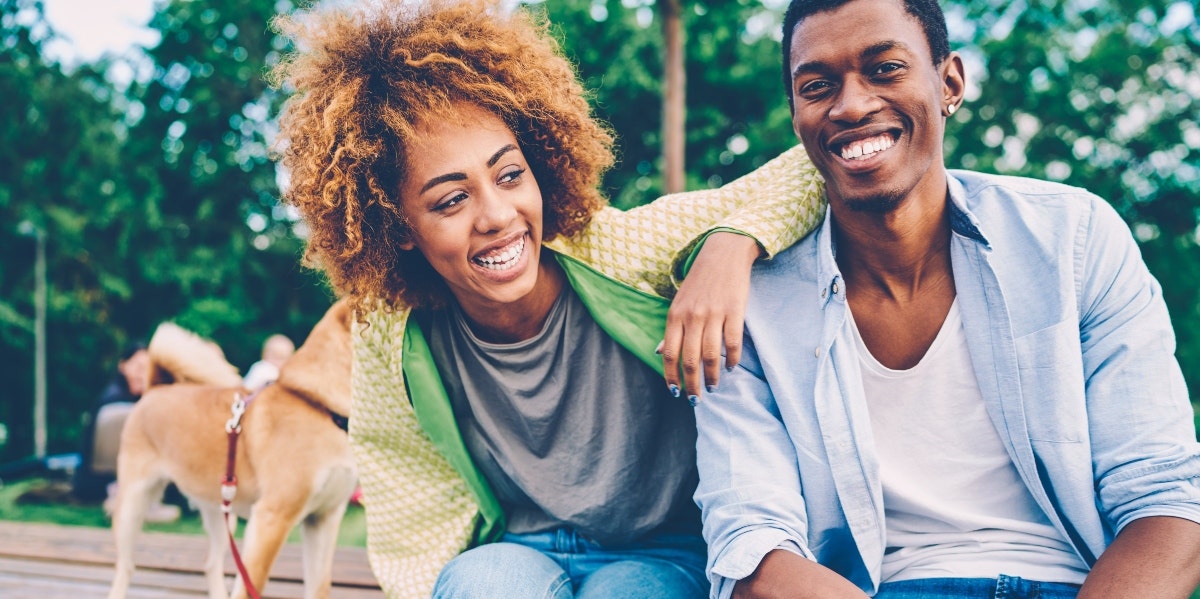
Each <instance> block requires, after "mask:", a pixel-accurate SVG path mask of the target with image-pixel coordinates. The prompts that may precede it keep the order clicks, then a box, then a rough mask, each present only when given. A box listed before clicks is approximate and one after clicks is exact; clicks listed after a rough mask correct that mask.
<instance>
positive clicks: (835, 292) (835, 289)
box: [833, 281, 837, 295]
mask: <svg viewBox="0 0 1200 599" xmlns="http://www.w3.org/2000/svg"><path fill="white" fill-rule="evenodd" d="M833 294H834V295H837V281H834V282H833Z"/></svg>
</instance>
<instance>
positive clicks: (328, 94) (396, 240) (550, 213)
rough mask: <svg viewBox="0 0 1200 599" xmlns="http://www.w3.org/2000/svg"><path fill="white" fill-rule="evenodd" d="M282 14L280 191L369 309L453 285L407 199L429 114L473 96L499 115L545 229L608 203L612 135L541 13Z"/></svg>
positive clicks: (398, 9) (325, 260)
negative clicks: (410, 160)
mask: <svg viewBox="0 0 1200 599" xmlns="http://www.w3.org/2000/svg"><path fill="white" fill-rule="evenodd" d="M324 4H325V6H324V7H323V8H320V7H319V8H315V9H312V10H310V11H307V12H300V13H297V14H296V15H293V16H290V17H282V18H280V19H278V20H277V21H276V22H275V25H276V28H277V30H279V31H280V32H281V33H282V34H283V35H285V36H288V37H289V38H290V39H291V40H292V42H293V44H294V47H295V48H296V50H295V51H294V52H293V53H292V54H291V55H289V56H288V57H287V58H285V60H284V61H283V62H282V63H281V64H280V65H278V66H277V67H276V68H275V69H274V70H273V71H272V73H271V79H272V82H273V83H274V84H275V85H276V86H277V87H280V88H282V89H284V90H285V91H287V92H289V93H290V94H291V95H290V97H289V99H288V100H287V102H286V103H285V105H284V107H283V112H282V114H281V116H280V119H279V126H280V137H279V142H278V144H277V146H276V150H277V156H278V157H279V158H280V160H281V162H282V164H283V166H284V167H285V168H286V170H287V171H288V174H289V177H290V180H289V182H288V184H287V186H286V190H285V191H284V200H285V201H286V202H288V203H289V204H291V205H293V206H295V207H296V208H297V209H298V210H299V212H300V214H301V216H302V217H303V219H304V221H305V223H306V224H307V225H308V228H309V230H310V231H309V238H308V247H307V250H306V252H305V261H306V263H307V264H309V265H310V266H313V267H315V268H319V269H321V270H323V271H324V272H325V273H326V274H327V275H328V277H329V279H330V282H331V283H332V285H333V286H334V289H335V290H336V291H337V292H338V294H339V295H342V296H347V297H348V298H349V301H350V303H351V304H352V307H353V308H354V309H355V312H356V313H358V314H359V315H360V316H361V315H362V313H363V311H364V309H369V308H374V307H381V308H382V309H387V310H390V309H394V308H396V307H398V306H409V307H419V306H437V305H441V304H443V303H444V302H445V301H447V299H448V298H449V291H448V289H447V287H446V285H445V283H444V282H443V281H442V279H441V277H440V276H438V275H437V273H436V272H435V271H434V270H433V268H432V267H431V266H430V265H429V263H428V262H427V261H426V260H425V258H424V257H423V256H422V255H421V253H420V252H419V251H416V250H409V251H406V250H403V249H401V246H402V245H403V244H404V243H405V242H407V241H409V239H410V235H411V231H410V229H409V226H408V225H407V221H406V218H405V214H404V210H403V208H402V206H401V202H400V197H399V190H400V188H401V185H402V184H403V182H404V178H405V175H406V168H407V167H406V165H407V160H406V159H407V151H408V148H410V147H411V145H412V143H411V142H412V140H413V139H414V135H415V128H416V127H417V126H418V125H419V124H420V123H421V122H423V121H426V120H427V119H437V118H453V117H454V115H455V110H454V107H455V105H456V104H458V103H461V102H469V103H473V104H475V105H478V106H480V107H482V108H484V109H485V110H488V111H490V112H491V113H493V114H495V115H496V116H497V117H499V118H500V119H501V120H502V121H504V122H505V123H506V124H507V125H508V127H509V128H510V129H511V130H512V132H513V134H514V135H515V136H516V138H517V141H518V144H519V145H520V146H521V151H522V152H523V153H524V154H525V157H526V158H527V159H528V161H529V164H530V168H531V170H532V173H533V175H534V177H536V178H537V181H538V185H539V187H540V188H541V190H542V201H543V205H544V209H543V215H544V216H543V219H544V223H543V231H544V237H545V240H551V239H553V238H554V237H556V236H558V235H566V236H570V235H573V234H575V233H577V232H578V231H579V230H580V229H582V228H583V227H584V226H585V225H586V224H587V222H588V220H589V219H590V218H591V216H592V214H593V213H595V211H596V210H598V209H599V208H600V207H602V206H603V205H604V198H603V197H602V195H601V194H600V191H599V185H600V179H601V177H602V176H603V174H604V172H605V171H606V170H607V169H608V168H609V167H611V166H612V163H613V153H612V146H613V137H612V134H611V133H610V131H609V129H608V128H607V126H606V125H604V124H602V123H600V122H599V121H598V120H596V119H595V118H594V117H593V115H592V112H591V108H590V107H589V106H588V103H587V100H586V98H585V96H584V90H583V87H582V86H581V85H580V84H579V81H578V78H577V76H576V73H575V70H574V68H573V67H572V65H571V64H570V63H569V62H568V61H567V60H566V59H565V58H564V57H563V55H562V53H561V51H560V49H559V46H558V43H557V42H556V41H555V40H554V38H553V37H551V36H550V34H549V32H548V28H547V25H546V23H545V21H544V19H543V18H540V17H538V16H537V15H535V14H533V13H531V12H529V11H527V10H523V9H521V10H513V11H506V10H504V9H503V8H502V7H500V6H499V5H498V2H497V1H495V0H457V1H453V2H450V1H446V0H434V1H432V2H430V1H422V2H413V1H411V0H360V1H359V2H354V3H350V2H326V3H324Z"/></svg>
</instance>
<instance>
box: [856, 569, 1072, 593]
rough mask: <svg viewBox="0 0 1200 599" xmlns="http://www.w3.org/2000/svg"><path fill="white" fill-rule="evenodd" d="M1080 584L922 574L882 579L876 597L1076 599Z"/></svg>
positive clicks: (1005, 577)
mask: <svg viewBox="0 0 1200 599" xmlns="http://www.w3.org/2000/svg"><path fill="white" fill-rule="evenodd" d="M1077 593H1079V585H1076V584H1067V583H1065V582H1038V581H1036V580H1025V579H1024V578H1018V577H1016V576H1005V575H1004V574H1001V575H1000V577H999V578H922V579H917V580H901V581H899V582H885V583H883V584H881V585H879V592H878V593H875V599H1075V595H1076V594H1077Z"/></svg>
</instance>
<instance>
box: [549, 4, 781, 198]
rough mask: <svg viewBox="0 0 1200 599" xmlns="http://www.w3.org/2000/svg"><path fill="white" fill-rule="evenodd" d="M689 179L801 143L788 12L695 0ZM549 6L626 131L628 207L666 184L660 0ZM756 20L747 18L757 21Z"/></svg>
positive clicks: (714, 178) (611, 186) (722, 178)
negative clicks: (784, 27)
mask: <svg viewBox="0 0 1200 599" xmlns="http://www.w3.org/2000/svg"><path fill="white" fill-rule="evenodd" d="M683 6H684V14H683V19H684V30H685V36H686V39H685V42H684V47H685V51H686V60H687V86H688V87H687V105H688V114H687V156H686V164H687V170H688V186H689V188H693V189H694V188H701V187H711V186H716V185H720V184H721V183H723V182H726V181H729V180H732V179H733V178H736V177H737V176H740V175H742V174H745V173H746V172H747V171H749V170H751V169H753V168H754V167H756V166H758V165H760V164H762V163H763V162H765V161H766V160H768V159H770V158H772V157H773V156H775V155H776V154H778V153H779V152H781V151H783V150H784V149H786V148H788V147H791V146H792V145H794V144H795V141H794V137H793V135H792V132H791V125H790V118H789V116H788V112H787V103H786V101H784V102H783V103H782V104H780V100H781V99H783V98H784V96H782V93H783V88H782V86H781V84H780V76H779V74H778V73H779V71H780V69H779V66H778V63H779V42H778V40H777V36H776V35H775V34H777V30H778V27H779V22H780V20H781V19H780V15H778V14H777V11H772V10H769V9H767V8H764V7H763V5H762V3H760V2H757V1H750V0H738V1H736V2H732V1H722V2H700V1H685V2H683ZM543 10H545V11H546V14H547V15H548V16H549V18H550V21H551V23H552V24H553V27H554V31H555V33H556V35H557V36H558V38H559V40H560V41H561V42H562V44H563V47H564V48H565V49H566V51H567V55H568V56H570V57H571V58H572V59H573V60H574V62H575V63H576V66H577V67H578V69H579V72H580V75H581V77H582V78H583V80H584V86H585V87H586V88H587V89H589V90H591V91H592V92H593V93H594V97H593V104H594V106H595V107H596V111H597V114H598V115H599V116H600V117H601V118H603V119H604V120H606V121H607V122H609V123H610V124H612V126H613V127H614V129H615V130H616V131H617V133H618V145H619V154H618V156H619V158H620V162H619V163H618V164H617V166H616V168H615V169H614V170H613V171H612V173H610V175H609V176H608V177H607V179H606V180H605V187H606V190H607V192H608V194H609V196H610V198H611V199H612V202H613V204H614V205H617V206H620V207H623V208H627V207H630V206H636V205H638V204H642V203H645V202H647V201H650V200H652V199H654V198H655V197H657V196H658V195H660V194H661V193H662V192H661V190H662V177H661V175H660V174H659V171H660V167H661V156H660V154H661V146H660V138H661V128H662V106H661V104H662V93H661V89H660V87H661V76H662V75H661V73H662V54H663V49H662V35H661V32H660V29H659V27H660V24H659V22H658V20H657V14H656V13H655V11H654V3H653V2H651V1H642V2H629V1H617V0H607V1H604V0H558V1H555V2H546V3H545V4H544V8H543ZM748 22H752V23H754V24H755V25H754V27H752V28H747V25H746V24H747V23H748Z"/></svg>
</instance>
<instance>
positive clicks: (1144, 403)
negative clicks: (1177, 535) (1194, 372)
mask: <svg viewBox="0 0 1200 599" xmlns="http://www.w3.org/2000/svg"><path fill="white" fill-rule="evenodd" d="M1093 205H1094V211H1093V214H1092V218H1091V219H1090V220H1089V221H1088V223H1087V228H1088V230H1087V231H1086V236H1085V239H1086V243H1085V244H1084V246H1083V247H1084V249H1083V251H1082V252H1081V263H1082V277H1081V279H1082V284H1081V290H1082V292H1081V298H1080V308H1081V316H1082V317H1081V321H1080V340H1081V342H1082V345H1083V357H1084V360H1083V363H1084V376H1085V378H1086V381H1087V388H1086V393H1087V406H1088V407H1087V410H1088V426H1089V429H1090V433H1091V441H1092V460H1093V467H1094V472H1095V477H1096V488H1097V491H1098V498H1099V505H1100V509H1101V510H1102V513H1103V514H1104V516H1105V518H1106V519H1107V520H1108V521H1109V522H1110V523H1111V525H1112V526H1113V527H1114V528H1115V529H1116V530H1118V531H1119V530H1120V529H1121V528H1123V527H1124V526H1125V525H1127V524H1128V523H1129V522H1132V521H1133V520H1136V519H1138V518H1144V517H1148V516H1175V517H1179V518H1185V519H1188V520H1192V521H1194V522H1200V444H1198V443H1197V442H1196V431H1195V425H1194V424H1193V417H1194V416H1193V411H1192V407H1191V403H1190V402H1189V400H1188V392H1187V387H1186V385H1185V384H1184V380H1183V375H1182V372H1181V371H1180V368H1179V363H1178V361H1177V360H1176V358H1175V335H1174V332H1173V331H1172V328H1171V321H1170V317H1169V316H1168V314H1167V308H1166V304H1165V302H1164V301H1163V297H1162V288H1161V287H1160V286H1159V283H1158V281H1157V280H1155V279H1154V277H1153V276H1151V274H1150V272H1149V271H1148V270H1147V268H1146V265H1145V263H1144V262H1143V261H1142V257H1141V254H1140V252H1139V251H1138V248H1137V245H1136V244H1135V243H1134V240H1133V238H1132V236H1131V235H1130V233H1129V229H1128V227H1127V226H1126V225H1125V223H1124V222H1122V221H1121V219H1120V218H1119V217H1118V215H1117V214H1116V212H1115V211H1113V210H1112V209H1111V207H1109V206H1108V204H1107V203H1105V202H1103V201H1102V200H1099V199H1097V200H1096V201H1095V202H1094V204H1093Z"/></svg>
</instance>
